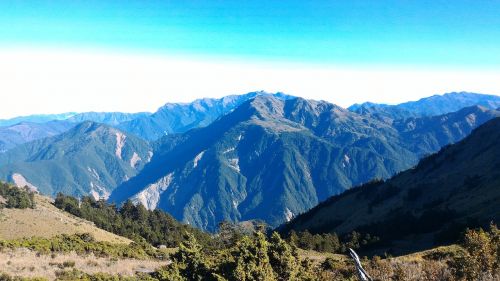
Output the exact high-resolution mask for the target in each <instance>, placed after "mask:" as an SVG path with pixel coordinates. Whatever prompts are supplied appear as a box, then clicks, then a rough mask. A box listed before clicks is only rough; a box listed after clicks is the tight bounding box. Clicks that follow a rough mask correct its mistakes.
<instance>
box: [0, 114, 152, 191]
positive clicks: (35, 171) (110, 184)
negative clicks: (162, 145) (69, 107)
mask: <svg viewBox="0 0 500 281" xmlns="http://www.w3.org/2000/svg"><path fill="white" fill-rule="evenodd" d="M151 153H152V152H151V149H150V147H149V144H148V143H146V142H145V141H143V140H141V139H139V138H137V137H135V136H133V135H128V134H125V133H122V132H121V131H119V130H117V129H114V128H111V127H108V126H106V125H102V124H97V123H93V122H84V123H81V124H79V125H77V126H76V127H74V128H73V129H71V130H69V131H67V132H65V133H63V134H60V135H57V136H54V137H50V138H45V139H42V140H36V141H33V142H29V143H26V144H23V145H20V146H18V147H16V148H14V149H11V150H9V151H7V152H6V153H3V154H1V155H0V177H1V178H2V179H3V180H9V181H13V182H15V183H16V184H18V185H26V184H27V185H29V186H32V187H36V188H37V189H38V190H39V191H40V192H41V193H43V194H46V195H52V196H53V195H55V194H56V193H57V192H64V193H66V194H72V195H76V196H80V195H88V194H91V195H93V196H94V197H97V198H98V197H107V196H108V194H109V193H110V192H111V191H112V190H113V189H114V188H115V187H116V186H117V185H118V184H120V183H122V182H123V181H125V180H127V179H128V178H130V177H132V176H134V175H135V174H136V173H137V172H138V171H139V170H140V169H141V168H142V167H143V166H144V164H146V163H147V162H148V161H149V159H150V157H151Z"/></svg>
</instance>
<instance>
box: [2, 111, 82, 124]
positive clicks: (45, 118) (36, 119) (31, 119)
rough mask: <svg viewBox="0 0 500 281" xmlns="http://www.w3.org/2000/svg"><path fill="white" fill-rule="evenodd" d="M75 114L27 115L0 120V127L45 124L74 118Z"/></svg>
mask: <svg viewBox="0 0 500 281" xmlns="http://www.w3.org/2000/svg"><path fill="white" fill-rule="evenodd" d="M75 114H77V113H75V112H67V113H61V114H38V115H29V116H20V117H14V118H10V119H0V127H5V126H12V125H15V124H19V123H23V122H26V123H46V122H50V121H55V120H66V119H68V118H70V117H72V116H74V115H75Z"/></svg>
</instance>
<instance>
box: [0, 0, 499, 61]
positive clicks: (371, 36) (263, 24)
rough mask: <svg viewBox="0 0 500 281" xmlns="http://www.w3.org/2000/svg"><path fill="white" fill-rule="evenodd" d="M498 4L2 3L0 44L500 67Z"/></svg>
mask: <svg viewBox="0 0 500 281" xmlns="http://www.w3.org/2000/svg"><path fill="white" fill-rule="evenodd" d="M499 14H500V1H463V0H456V1H449V0H448V1H440V0H432V1H426V0H419V1H404V0H399V1H293V0H292V1H260V0H254V1H157V0H155V1H133V0H132V1H131V0H129V1H103V0H87V1H80V0H73V1H66V0H52V1H10V0H3V1H1V2H0V42H1V43H2V44H4V45H6V44H11V45H15V44H23V45H56V46H79V47H82V46H87V47H92V48H99V47H105V48H119V49H125V50H136V51H141V52H145V51H146V52H159V53H169V54H178V53H181V54H187V55H191V54H192V55H201V56H224V57H236V58H249V59H263V60H269V59H276V60H284V61H288V60H292V61H301V62H315V63H318V62H319V63H337V64H383V65H394V64H395V65H435V66H458V67H497V66H498V65H499V64H500V50H499V47H500V28H499V26H500V16H498V15H499Z"/></svg>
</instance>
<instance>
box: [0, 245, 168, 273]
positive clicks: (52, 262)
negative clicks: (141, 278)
mask: <svg viewBox="0 0 500 281" xmlns="http://www.w3.org/2000/svg"><path fill="white" fill-rule="evenodd" d="M73 262H74V265H73ZM166 264H168V262H166V261H155V260H133V259H113V258H99V257H95V256H93V255H88V256H79V255H77V254H76V253H71V254H55V255H38V254H37V253H35V252H33V251H30V250H28V249H15V250H8V251H3V252H0V272H3V273H7V274H9V275H11V276H22V277H45V278H48V279H49V280H54V279H55V276H56V275H55V272H56V271H59V270H61V269H62V268H67V269H71V268H73V267H74V268H76V269H78V270H81V271H83V272H86V273H89V274H94V273H99V272H101V273H108V274H113V275H118V274H119V275H123V276H132V275H134V273H135V272H149V271H152V270H154V269H156V268H158V267H161V266H163V265H166ZM64 265H66V267H65V266H64Z"/></svg>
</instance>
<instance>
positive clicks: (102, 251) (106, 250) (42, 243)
mask: <svg viewBox="0 0 500 281" xmlns="http://www.w3.org/2000/svg"><path fill="white" fill-rule="evenodd" d="M89 238H91V239H90V241H89ZM3 248H11V249H13V248H27V249H31V250H33V251H36V252H38V253H41V254H49V253H50V254H54V253H69V252H72V251H74V252H76V253H78V254H90V253H93V254H94V255H96V256H102V257H115V258H136V259H147V258H156V257H158V256H161V253H159V251H158V250H156V249H155V248H153V247H151V245H149V244H147V243H135V242H133V243H131V244H129V245H127V244H113V243H109V242H97V241H95V240H94V239H93V237H92V236H91V235H90V234H88V233H84V234H74V235H67V234H62V235H58V236H55V237H53V238H40V237H32V238H24V239H17V240H8V241H7V240H0V250H1V249H3ZM70 264H71V263H70V262H68V264H67V265H68V266H70ZM73 265H74V264H73ZM68 266H66V265H65V266H64V267H68Z"/></svg>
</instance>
